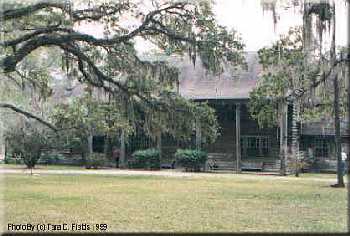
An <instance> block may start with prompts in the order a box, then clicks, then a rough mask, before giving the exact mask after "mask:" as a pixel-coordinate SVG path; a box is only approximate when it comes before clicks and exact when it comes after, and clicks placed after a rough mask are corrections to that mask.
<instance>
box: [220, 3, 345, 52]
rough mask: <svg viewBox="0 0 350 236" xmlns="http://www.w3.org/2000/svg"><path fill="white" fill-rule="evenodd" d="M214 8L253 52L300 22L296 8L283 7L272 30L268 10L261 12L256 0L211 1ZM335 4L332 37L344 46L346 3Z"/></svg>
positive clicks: (270, 16)
mask: <svg viewBox="0 0 350 236" xmlns="http://www.w3.org/2000/svg"><path fill="white" fill-rule="evenodd" d="M215 2H216V4H215V7H214V10H215V12H216V15H217V20H218V22H219V23H220V24H222V25H225V26H227V27H229V28H234V29H235V30H237V31H238V32H239V33H241V36H242V38H243V40H244V42H245V44H246V50H247V51H257V50H259V49H260V48H262V47H263V46H267V45H270V44H271V43H272V42H274V41H276V40H277V39H278V38H279V35H280V34H284V33H286V32H287V31H288V29H289V28H290V27H292V26H297V25H302V15H301V14H300V13H299V12H298V10H297V9H293V8H290V9H288V10H284V11H282V12H278V13H280V15H279V21H278V24H277V25H276V31H275V30H274V24H273V17H272V12H270V11H265V12H264V11H263V9H262V7H261V6H260V0H215ZM335 3H336V17H337V18H336V23H337V25H336V30H337V35H336V40H337V44H338V45H346V42H347V29H348V27H349V25H348V24H349V22H348V18H347V6H345V4H344V2H343V0H335Z"/></svg>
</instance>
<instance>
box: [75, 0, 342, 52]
mask: <svg viewBox="0 0 350 236" xmlns="http://www.w3.org/2000/svg"><path fill="white" fill-rule="evenodd" d="M335 2H336V17H337V18H336V23H337V25H336V32H337V34H336V41H337V45H342V46H343V45H346V43H347V36H348V35H347V34H348V30H347V29H348V28H349V22H348V19H349V18H348V15H347V6H346V5H345V3H344V0H335ZM214 11H215V14H216V16H217V20H218V22H219V24H221V25H224V26H226V27H228V28H229V29H232V28H233V29H235V30H236V31H238V32H239V33H240V34H241V37H242V39H243V41H244V43H245V44H246V48H245V50H246V51H257V50H259V49H260V48H262V47H263V46H268V45H271V43H273V42H274V41H276V40H277V39H278V38H279V35H280V34H284V33H286V32H287V31H288V29H289V28H290V27H292V26H297V25H302V15H301V14H300V13H299V12H298V9H294V8H290V9H288V10H287V9H286V10H283V11H279V12H277V13H278V15H279V20H278V23H277V25H276V28H274V24H273V17H272V12H270V11H265V12H264V11H263V9H262V7H261V5H260V0H215V6H214ZM79 31H82V32H84V33H88V34H92V35H94V36H96V37H103V36H102V35H103V28H102V27H101V26H98V25H94V26H91V25H89V26H88V27H79ZM136 48H137V50H138V51H140V52H141V53H142V52H146V51H148V50H149V49H151V48H154V47H152V44H150V43H147V42H146V43H145V42H144V41H140V40H138V41H137V45H136Z"/></svg>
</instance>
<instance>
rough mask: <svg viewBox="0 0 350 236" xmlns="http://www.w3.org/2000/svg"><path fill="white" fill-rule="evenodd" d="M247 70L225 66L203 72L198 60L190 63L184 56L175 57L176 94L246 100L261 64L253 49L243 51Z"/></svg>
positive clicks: (196, 98) (192, 97)
mask: <svg viewBox="0 0 350 236" xmlns="http://www.w3.org/2000/svg"><path fill="white" fill-rule="evenodd" d="M245 57H246V62H247V65H248V69H247V70H244V69H236V70H233V69H230V68H225V70H224V72H223V73H222V74H220V75H213V74H211V73H209V72H207V71H206V70H205V69H204V68H203V66H202V65H201V62H197V63H196V65H195V66H194V65H193V64H192V63H191V62H190V60H189V59H188V58H183V59H178V60H177V61H176V66H177V67H178V68H179V70H180V78H179V82H180V84H179V93H180V94H181V95H182V96H183V97H185V98H188V99H193V100H201V99H248V98H249V93H250V92H251V91H252V90H253V89H254V88H255V87H256V83H257V79H258V75H259V73H260V72H261V66H260V65H259V62H258V54H257V53H256V52H246V55H245Z"/></svg>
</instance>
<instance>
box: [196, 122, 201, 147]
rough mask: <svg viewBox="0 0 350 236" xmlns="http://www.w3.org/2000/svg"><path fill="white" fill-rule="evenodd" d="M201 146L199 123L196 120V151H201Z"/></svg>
mask: <svg viewBox="0 0 350 236" xmlns="http://www.w3.org/2000/svg"><path fill="white" fill-rule="evenodd" d="M201 146H202V129H201V122H200V120H199V119H196V149H198V150H201V148H202V147H201Z"/></svg>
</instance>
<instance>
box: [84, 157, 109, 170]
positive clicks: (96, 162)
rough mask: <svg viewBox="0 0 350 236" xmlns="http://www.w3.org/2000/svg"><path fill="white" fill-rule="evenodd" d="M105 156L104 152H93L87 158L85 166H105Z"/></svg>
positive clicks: (96, 167) (88, 167) (89, 167)
mask: <svg viewBox="0 0 350 236" xmlns="http://www.w3.org/2000/svg"><path fill="white" fill-rule="evenodd" d="M105 161H106V160H105V158H104V154H100V153H92V154H90V156H89V157H88V158H87V159H86V164H85V167H86V169H91V168H93V169H98V168H99V167H102V166H104V164H105Z"/></svg>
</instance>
